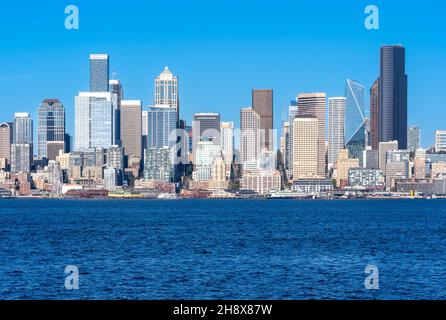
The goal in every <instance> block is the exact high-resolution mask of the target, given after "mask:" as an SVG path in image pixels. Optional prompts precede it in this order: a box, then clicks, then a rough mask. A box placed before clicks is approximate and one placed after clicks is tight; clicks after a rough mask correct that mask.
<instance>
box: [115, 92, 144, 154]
mask: <svg viewBox="0 0 446 320" xmlns="http://www.w3.org/2000/svg"><path fill="white" fill-rule="evenodd" d="M120 116H121V121H120V122H121V143H122V147H123V148H124V155H125V156H130V155H134V156H136V157H138V158H139V159H141V158H142V120H141V116H142V110H141V101H140V100H122V102H121V110H120Z"/></svg>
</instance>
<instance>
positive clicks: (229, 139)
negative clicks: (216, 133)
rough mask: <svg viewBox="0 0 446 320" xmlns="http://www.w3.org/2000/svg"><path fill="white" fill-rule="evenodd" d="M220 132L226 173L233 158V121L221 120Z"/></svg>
mask: <svg viewBox="0 0 446 320" xmlns="http://www.w3.org/2000/svg"><path fill="white" fill-rule="evenodd" d="M220 133H221V138H220V146H221V152H222V155H223V160H224V162H225V164H226V171H227V173H228V171H229V172H230V170H231V164H232V160H233V158H234V122H222V123H221V124H220Z"/></svg>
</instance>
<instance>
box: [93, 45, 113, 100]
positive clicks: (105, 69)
mask: <svg viewBox="0 0 446 320" xmlns="http://www.w3.org/2000/svg"><path fill="white" fill-rule="evenodd" d="M109 70H110V69H109V57H108V54H91V55H90V92H107V91H109V79H110V71H109Z"/></svg>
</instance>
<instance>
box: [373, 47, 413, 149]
mask: <svg viewBox="0 0 446 320" xmlns="http://www.w3.org/2000/svg"><path fill="white" fill-rule="evenodd" d="M405 55H406V51H405V48H404V47H403V46H401V45H391V46H383V47H381V75H380V78H379V79H380V84H379V95H380V108H379V111H380V113H379V123H378V125H379V134H380V139H379V141H380V142H386V141H390V140H396V141H398V143H399V147H400V148H401V149H407V74H406V57H405Z"/></svg>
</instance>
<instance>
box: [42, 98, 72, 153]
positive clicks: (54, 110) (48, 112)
mask: <svg viewBox="0 0 446 320" xmlns="http://www.w3.org/2000/svg"><path fill="white" fill-rule="evenodd" d="M48 143H50V145H51V146H53V147H54V145H57V146H58V147H60V146H61V145H62V150H64V149H65V147H64V144H65V108H64V107H63V105H62V104H61V103H60V101H59V100H58V99H45V100H43V102H42V104H41V105H40V107H39V109H38V123H37V155H38V157H39V158H41V159H42V158H48V159H49V160H55V156H57V155H58V152H57V154H54V153H53V154H52V155H51V159H50V156H49V155H48ZM53 151H54V150H53Z"/></svg>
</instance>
